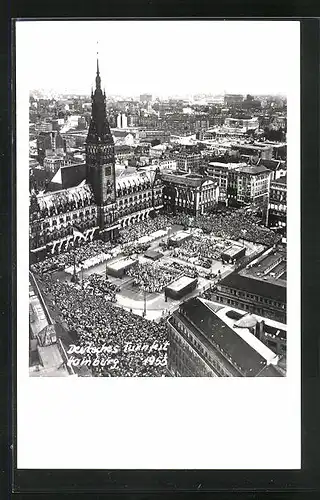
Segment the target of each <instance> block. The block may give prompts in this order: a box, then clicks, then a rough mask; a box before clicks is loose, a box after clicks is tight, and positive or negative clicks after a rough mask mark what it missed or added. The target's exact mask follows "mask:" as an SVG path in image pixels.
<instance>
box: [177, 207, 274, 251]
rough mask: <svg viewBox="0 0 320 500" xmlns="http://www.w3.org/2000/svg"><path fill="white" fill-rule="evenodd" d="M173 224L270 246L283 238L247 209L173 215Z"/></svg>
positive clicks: (222, 236)
mask: <svg viewBox="0 0 320 500" xmlns="http://www.w3.org/2000/svg"><path fill="white" fill-rule="evenodd" d="M171 224H181V225H183V226H184V227H186V228H187V227H194V228H199V229H202V230H203V231H204V232H205V233H207V234H210V233H213V234H214V236H216V237H218V238H225V239H226V240H228V239H229V240H235V241H236V240H243V239H244V240H246V241H251V242H253V243H257V244H261V245H265V246H267V247H270V246H272V245H274V244H276V243H278V242H279V241H280V240H281V236H280V235H279V234H277V233H275V232H274V231H272V230H271V229H268V228H266V227H265V226H263V225H261V219H260V217H259V216H258V215H256V214H255V213H253V212H248V211H247V210H245V209H238V210H230V211H226V212H222V213H220V214H203V215H198V216H196V217H190V216H188V215H186V214H181V215H176V216H174V217H172V219H171Z"/></svg>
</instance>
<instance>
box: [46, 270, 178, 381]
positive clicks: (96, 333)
mask: <svg viewBox="0 0 320 500" xmlns="http://www.w3.org/2000/svg"><path fill="white" fill-rule="evenodd" d="M100 281H101V280H100V279H99V278H97V277H94V278H93V279H92V283H93V284H94V285H95V286H97V285H98V286H100V285H99V283H100ZM92 283H91V284H92ZM40 285H41V288H42V291H43V294H44V296H45V297H49V298H50V301H51V303H52V304H53V307H55V308H56V309H58V310H59V314H60V316H61V318H62V320H63V321H64V322H65V323H66V325H67V327H68V329H69V330H70V331H72V332H73V336H74V334H76V337H77V339H78V340H77V343H76V347H77V351H78V352H79V348H81V349H82V355H81V356H80V358H81V362H82V363H85V365H86V366H87V367H89V368H90V370H91V372H92V375H93V376H109V377H138V376H139V377H161V376H166V375H167V371H166V364H167V363H166V358H167V347H168V340H167V328H166V323H165V321H163V320H162V321H160V322H159V323H156V322H152V321H148V320H146V319H145V318H143V317H141V316H136V315H133V314H131V313H130V312H129V311H126V310H123V309H121V308H120V307H118V306H116V305H115V304H113V303H112V302H110V301H109V300H106V298H107V297H106V295H107V296H108V295H110V290H108V292H107V294H103V293H102V294H99V295H97V294H92V293H91V290H90V287H85V288H84V289H81V286H80V285H71V284H68V283H64V282H61V281H59V280H54V279H52V278H51V277H50V276H48V275H43V276H42V277H41V279H40Z"/></svg>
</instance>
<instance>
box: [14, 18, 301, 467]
mask: <svg viewBox="0 0 320 500" xmlns="http://www.w3.org/2000/svg"><path fill="white" fill-rule="evenodd" d="M299 30H300V26H299V23H298V22H295V21H294V22H293V21H290V22H288V21H262V20H259V21H257V20H254V21H241V20H230V21H223V20H203V21H201V20H177V19H176V20H156V19H154V20H150V19H139V20H138V19H137V20H132V19H131V20H129V19H127V20H112V19H106V20H81V21H79V20H76V19H75V20H72V19H69V20H48V21H37V20H30V21H28V20H19V21H17V22H16V47H15V57H16V73H15V82H16V101H15V107H16V123H17V126H16V133H17V135H16V154H17V164H16V186H17V190H16V192H17V197H16V199H17V227H18V231H17V388H18V408H19V412H18V416H17V429H18V467H20V468H24V469H29V468H40V469H43V468H54V469H55V468H58V469H63V468H67V469H69V468H70V469H86V468H89V469H92V468H96V469H108V468H109V469H118V468H119V469H208V468H209V469H256V468H260V469H270V468H271V469H286V468H289V469H294V468H299V467H300V465H301V454H300V438H299V436H300V431H301V427H300V414H301V411H300V409H301V408H300V335H301V331H300V330H301V328H300V46H299V43H300V40H299V36H300V35H299ZM287 331H288V336H287ZM62 379H64V380H62ZM35 409H36V410H35ZM35 411H36V412H37V432H38V434H39V435H41V436H45V439H46V446H45V450H44V449H43V450H42V453H41V454H39V453H38V450H37V449H36V448H35V447H34V443H33V434H32V433H30V425H31V422H33V420H34V412H35ZM275 412H276V415H275ZM93 415H94V425H92V423H93ZM200 416H201V417H200ZM279 416H281V421H282V422H285V424H284V425H283V426H282V427H281V437H280V446H281V453H275V449H276V448H275V442H274V425H273V424H272V425H271V424H270V422H274V419H275V418H278V417H279ZM199 418H201V425H199V423H200V421H199ZM67 422H70V423H71V422H72V425H66V423H67ZM191 422H193V423H194V425H196V426H197V438H196V439H191V440H190V439H186V436H189V434H190V423H191ZM48 429H50V432H48ZM208 429H211V430H212V432H209V433H208ZM148 436H152V444H150V443H149V439H148V438H146V437H148ZM146 441H147V442H148V443H149V444H148V446H147V447H146V446H145V445H146ZM61 443H65V444H67V447H68V453H61ZM204 443H205V446H204ZM213 450H214V452H213Z"/></svg>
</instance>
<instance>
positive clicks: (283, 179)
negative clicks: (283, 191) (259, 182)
mask: <svg viewBox="0 0 320 500" xmlns="http://www.w3.org/2000/svg"><path fill="white" fill-rule="evenodd" d="M274 184H285V185H287V176H286V175H284V176H283V177H279V179H275V180H274V181H272V183H271V186H273V185H274Z"/></svg>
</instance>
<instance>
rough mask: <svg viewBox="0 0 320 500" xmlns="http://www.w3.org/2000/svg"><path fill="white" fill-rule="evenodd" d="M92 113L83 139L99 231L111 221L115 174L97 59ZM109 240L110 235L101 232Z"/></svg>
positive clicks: (88, 178) (113, 155) (113, 220)
mask: <svg viewBox="0 0 320 500" xmlns="http://www.w3.org/2000/svg"><path fill="white" fill-rule="evenodd" d="M91 100H92V113H91V121H90V126H89V131H88V136H87V141H86V165H87V175H86V177H87V182H88V183H89V184H90V185H91V186H92V190H93V194H94V198H95V202H96V204H97V206H98V223H99V226H100V233H106V230H107V226H108V225H109V226H111V225H112V224H113V223H114V222H115V209H116V206H115V203H116V175H115V154H114V141H113V137H112V134H111V131H110V126H109V123H108V120H107V114H106V94H105V92H102V90H101V78H100V72H99V61H98V59H97V74H96V88H95V90H94V92H92V93H91ZM102 236H103V238H104V239H113V236H114V232H112V234H109V235H107V234H103V235H102Z"/></svg>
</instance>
